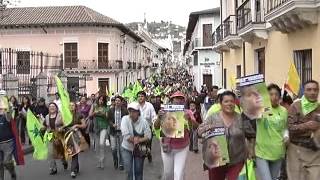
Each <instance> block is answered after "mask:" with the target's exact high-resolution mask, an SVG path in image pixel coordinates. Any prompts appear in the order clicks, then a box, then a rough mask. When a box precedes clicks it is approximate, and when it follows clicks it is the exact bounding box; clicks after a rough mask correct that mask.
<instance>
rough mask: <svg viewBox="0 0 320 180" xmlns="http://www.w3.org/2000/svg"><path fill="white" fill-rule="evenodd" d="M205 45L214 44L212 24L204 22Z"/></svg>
mask: <svg viewBox="0 0 320 180" xmlns="http://www.w3.org/2000/svg"><path fill="white" fill-rule="evenodd" d="M202 37H203V40H202V45H203V46H213V40H212V24H203V36H202Z"/></svg>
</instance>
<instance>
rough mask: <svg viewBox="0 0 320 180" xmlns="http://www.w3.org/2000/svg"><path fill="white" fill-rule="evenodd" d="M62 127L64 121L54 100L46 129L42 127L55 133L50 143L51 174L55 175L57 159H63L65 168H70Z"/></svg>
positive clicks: (50, 107)
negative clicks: (66, 156) (63, 142)
mask: <svg viewBox="0 0 320 180" xmlns="http://www.w3.org/2000/svg"><path fill="white" fill-rule="evenodd" d="M62 127H63V121H62V118H61V115H60V113H59V109H58V106H57V105H56V104H55V103H53V102H52V103H50V104H49V114H48V115H47V116H46V118H45V121H44V129H42V130H43V131H47V132H48V133H53V138H52V139H51V140H50V142H49V145H48V150H49V156H48V161H49V166H50V175H55V174H57V172H58V170H57V163H56V159H61V160H62V163H63V167H64V169H65V170H66V169H67V168H68V163H67V162H66V160H65V156H64V149H63V145H62V141H63V137H64V130H63V129H62Z"/></svg>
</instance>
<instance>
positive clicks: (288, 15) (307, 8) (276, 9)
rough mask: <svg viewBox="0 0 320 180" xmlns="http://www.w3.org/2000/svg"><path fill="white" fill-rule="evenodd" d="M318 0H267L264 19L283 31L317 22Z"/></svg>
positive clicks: (297, 28) (292, 30)
mask: <svg viewBox="0 0 320 180" xmlns="http://www.w3.org/2000/svg"><path fill="white" fill-rule="evenodd" d="M319 10H320V0H267V13H266V17H265V19H266V21H268V22H270V23H271V24H272V26H273V27H274V28H275V29H276V30H278V31H281V32H283V33H290V32H294V31H296V30H299V29H303V28H305V27H307V26H309V25H313V24H317V23H318V11H319Z"/></svg>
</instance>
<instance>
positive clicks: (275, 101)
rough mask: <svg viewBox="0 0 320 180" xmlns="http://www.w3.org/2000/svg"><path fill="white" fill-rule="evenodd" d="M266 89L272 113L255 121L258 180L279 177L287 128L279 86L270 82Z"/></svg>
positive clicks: (274, 179) (285, 113) (273, 179)
mask: <svg viewBox="0 0 320 180" xmlns="http://www.w3.org/2000/svg"><path fill="white" fill-rule="evenodd" d="M268 91H269V95H270V99H271V105H272V109H271V112H272V114H270V115H269V114H268V115H266V117H262V119H259V120H258V121H257V136H256V137H257V138H256V145H255V155H256V165H257V175H258V177H259V179H260V180H276V179H277V178H278V177H279V175H280V170H281V165H282V161H283V159H284V157H285V151H286V149H285V144H284V142H285V140H284V133H285V130H286V129H287V119H288V112H287V110H286V108H284V107H283V106H281V105H280V98H281V89H280V88H279V86H277V85H275V84H271V85H269V86H268Z"/></svg>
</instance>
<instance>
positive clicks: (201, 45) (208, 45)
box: [191, 38, 213, 50]
mask: <svg viewBox="0 0 320 180" xmlns="http://www.w3.org/2000/svg"><path fill="white" fill-rule="evenodd" d="M212 46H213V44H212V39H210V38H208V39H207V40H206V41H205V42H204V39H202V38H194V39H193V41H192V43H191V48H192V50H199V49H212Z"/></svg>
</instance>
